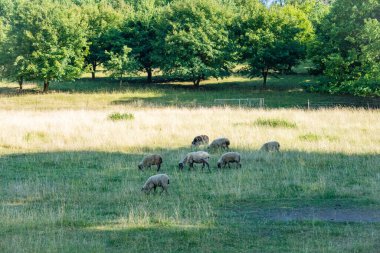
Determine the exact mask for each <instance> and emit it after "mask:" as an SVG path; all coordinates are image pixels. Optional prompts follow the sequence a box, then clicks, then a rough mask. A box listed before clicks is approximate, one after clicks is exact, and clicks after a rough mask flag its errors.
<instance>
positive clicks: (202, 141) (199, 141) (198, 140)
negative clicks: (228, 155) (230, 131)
mask: <svg viewBox="0 0 380 253" xmlns="http://www.w3.org/2000/svg"><path fill="white" fill-rule="evenodd" d="M208 142H209V138H208V136H207V135H198V136H195V137H194V139H193V141H192V142H191V146H192V147H198V146H200V145H207V144H208Z"/></svg>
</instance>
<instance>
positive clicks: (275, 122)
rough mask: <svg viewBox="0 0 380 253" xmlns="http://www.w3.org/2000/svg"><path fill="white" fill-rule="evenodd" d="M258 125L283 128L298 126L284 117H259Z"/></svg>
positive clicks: (256, 123)
mask: <svg viewBox="0 0 380 253" xmlns="http://www.w3.org/2000/svg"><path fill="white" fill-rule="evenodd" d="M255 125H256V126H264V127H268V126H269V127H275V128H276V127H282V128H297V124H296V123H293V122H290V121H287V120H284V119H262V118H260V119H258V120H256V121H255Z"/></svg>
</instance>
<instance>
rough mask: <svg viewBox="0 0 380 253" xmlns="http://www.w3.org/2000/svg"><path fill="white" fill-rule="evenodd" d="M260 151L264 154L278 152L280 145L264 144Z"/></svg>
mask: <svg viewBox="0 0 380 253" xmlns="http://www.w3.org/2000/svg"><path fill="white" fill-rule="evenodd" d="M260 150H261V151H266V152H279V151H280V143H278V142H277V141H270V142H267V143H265V144H264V145H263V146H262V147H261V148H260Z"/></svg>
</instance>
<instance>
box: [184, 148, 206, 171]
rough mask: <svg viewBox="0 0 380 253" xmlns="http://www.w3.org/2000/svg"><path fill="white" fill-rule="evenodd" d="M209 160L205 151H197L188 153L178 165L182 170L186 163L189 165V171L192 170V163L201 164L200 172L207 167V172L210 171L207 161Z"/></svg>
mask: <svg viewBox="0 0 380 253" xmlns="http://www.w3.org/2000/svg"><path fill="white" fill-rule="evenodd" d="M209 158H210V155H209V153H207V152H205V151H197V152H190V153H188V154H187V155H186V156H185V158H184V159H183V160H182V161H181V162H180V163H179V164H178V167H179V169H180V170H182V169H183V168H184V166H185V164H186V163H188V164H189V165H190V167H189V170H190V169H191V168H194V166H193V165H194V163H202V164H203V165H202V170H203V168H204V167H205V165H207V168H208V170H209V171H210V165H209V163H208V159H209Z"/></svg>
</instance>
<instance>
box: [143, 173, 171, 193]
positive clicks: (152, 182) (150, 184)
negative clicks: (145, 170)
mask: <svg viewBox="0 0 380 253" xmlns="http://www.w3.org/2000/svg"><path fill="white" fill-rule="evenodd" d="M157 187H161V188H162V191H161V193H162V192H163V191H165V192H166V193H168V187H169V177H168V175H166V174H157V175H154V176H151V177H150V178H148V180H146V182H145V184H144V186H143V187H142V188H141V191H143V192H145V193H146V194H149V193H150V191H151V190H152V189H154V192H156V188H157Z"/></svg>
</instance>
